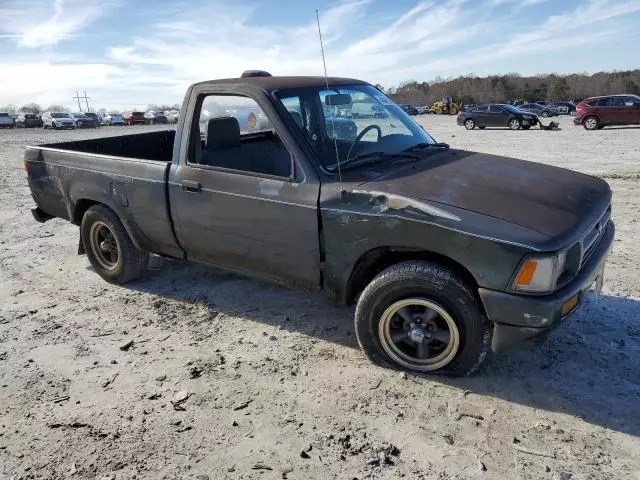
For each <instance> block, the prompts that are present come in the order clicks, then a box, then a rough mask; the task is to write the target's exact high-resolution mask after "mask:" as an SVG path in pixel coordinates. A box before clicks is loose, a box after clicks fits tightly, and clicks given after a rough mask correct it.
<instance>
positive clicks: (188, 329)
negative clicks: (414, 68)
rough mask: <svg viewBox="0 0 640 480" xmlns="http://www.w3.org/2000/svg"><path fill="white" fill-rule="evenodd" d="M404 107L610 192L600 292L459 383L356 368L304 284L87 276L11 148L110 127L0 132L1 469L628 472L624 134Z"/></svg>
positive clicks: (629, 218) (629, 305) (455, 134)
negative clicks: (482, 124)
mask: <svg viewBox="0 0 640 480" xmlns="http://www.w3.org/2000/svg"><path fill="white" fill-rule="evenodd" d="M418 120H419V121H420V122H421V123H423V124H424V125H425V127H426V129H427V130H428V131H429V132H431V133H432V134H433V136H434V137H435V138H436V139H437V140H439V141H443V142H448V143H450V144H451V145H452V146H455V147H461V148H467V149H471V150H477V151H483V152H490V153H496V154H502V155H508V156H515V157H519V158H524V159H527V160H533V161H541V162H546V163H552V164H555V165H560V166H564V167H568V168H572V169H575V170H578V171H582V172H587V173H592V174H597V175H599V176H602V177H604V178H606V179H607V180H608V181H609V182H610V184H611V186H612V188H613V191H614V213H613V218H614V220H615V222H616V225H617V239H616V243H615V246H614V250H613V252H612V254H611V257H610V260H609V263H608V268H607V271H606V278H605V287H604V291H603V295H601V296H600V297H591V298H589V299H588V301H587V303H586V305H585V306H584V307H583V308H582V310H581V311H579V312H578V313H576V314H575V315H574V316H573V317H572V318H571V319H570V320H569V321H567V322H566V324H564V325H563V326H561V327H560V328H559V329H558V330H557V331H556V332H554V335H553V336H552V338H551V339H550V341H549V342H548V343H547V344H545V345H543V346H542V347H539V348H538V349H536V350H533V351H524V352H516V353H510V354H501V355H493V356H491V357H490V358H489V360H488V361H487V362H486V363H485V365H484V368H483V369H482V370H481V371H480V373H478V374H477V375H475V376H473V377H471V378H465V379H456V380H450V379H443V378H430V377H422V376H412V375H409V376H402V375H399V374H398V373H397V372H392V371H389V370H385V369H382V368H379V367H376V366H374V365H371V364H370V363H369V362H368V361H367V360H366V359H365V358H364V356H363V355H362V354H361V353H360V351H359V349H358V347H357V343H356V340H355V335H354V333H353V325H352V315H353V311H352V310H351V309H347V308H342V307H339V306H336V305H334V304H332V303H331V302H330V301H329V300H327V299H325V298H323V297H320V296H315V295H310V294H307V293H301V292H297V291H288V290H285V289H282V288H278V287H273V286H271V285H267V284H264V283H260V282H258V281H255V280H250V279H246V278H243V277H240V276H236V275H233V274H229V273H224V272H221V271H218V270H215V269H208V268H204V267H202V266H198V265H193V264H189V263H186V262H182V261H170V260H165V259H158V258H155V259H153V260H152V263H151V268H150V272H149V275H148V276H147V277H146V278H145V279H143V280H141V281H138V282H135V283H132V284H130V285H127V286H126V287H116V286H112V285H109V284H107V283H105V282H104V281H102V280H101V279H100V277H98V276H97V275H96V274H95V273H94V272H93V271H92V270H91V268H90V267H89V263H88V261H87V259H86V257H85V256H78V255H77V254H76V250H77V245H78V231H77V228H76V227H74V226H72V225H71V224H69V223H66V222H63V221H61V220H53V221H51V222H48V223H46V224H39V223H36V222H35V221H34V220H33V219H32V218H31V214H30V212H29V208H30V207H31V206H32V199H31V197H30V195H29V190H28V187H27V183H26V178H25V172H24V171H23V170H22V156H23V147H24V145H26V144H36V143H43V142H52V141H62V140H65V139H71V138H83V137H93V136H101V135H107V134H118V133H120V132H121V131H122V130H121V129H119V128H116V127H112V128H103V129H100V130H98V131H76V132H51V131H46V132H43V131H42V130H6V131H0V205H1V207H0V480H5V479H22V478H43V479H103V480H104V479H118V480H121V479H134V478H135V479H156V478H163V479H199V480H204V479H207V478H208V479H211V480H213V479H281V478H287V479H316V478H317V479H334V478H335V479H349V480H351V479H364V478H372V479H396V478H406V479H439V480H444V479H469V478H470V479H474V478H485V479H562V480H567V479H571V480H578V479H579V480H586V479H592V480H594V479H603V480H611V479H635V480H638V479H640V438H639V436H640V281H639V280H638V273H640V270H639V269H638V267H637V263H638V256H637V253H636V252H637V250H636V248H637V247H636V245H637V244H636V243H635V242H636V240H637V239H638V238H640V223H638V218H639V217H640V215H639V214H640V196H639V193H640V189H639V188H638V182H639V181H640V128H624V129H622V128H620V129H618V128H617V129H605V130H602V131H596V132H586V131H584V130H583V129H582V128H579V127H574V126H573V125H572V124H571V120H570V119H569V118H564V119H561V125H562V130H560V131H557V132H546V131H539V130H530V131H518V132H511V131H507V130H489V129H486V130H482V131H481V130H474V131H466V130H465V129H464V128H462V127H457V126H456V124H455V118H453V117H448V116H447V117H440V116H422V117H418ZM140 128H144V127H140ZM134 129H137V127H132V128H130V129H128V130H127V131H133V130H134ZM533 187H534V188H535V186H533Z"/></svg>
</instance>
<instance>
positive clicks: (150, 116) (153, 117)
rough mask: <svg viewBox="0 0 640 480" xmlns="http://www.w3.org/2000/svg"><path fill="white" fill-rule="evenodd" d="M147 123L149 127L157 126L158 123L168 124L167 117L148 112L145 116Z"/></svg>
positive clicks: (158, 113) (160, 113) (159, 113)
mask: <svg viewBox="0 0 640 480" xmlns="http://www.w3.org/2000/svg"><path fill="white" fill-rule="evenodd" d="M144 119H145V123H146V124H148V125H155V124H156V123H162V124H166V123H168V121H167V116H166V115H165V114H164V113H162V112H152V111H148V112H147V113H145V114H144Z"/></svg>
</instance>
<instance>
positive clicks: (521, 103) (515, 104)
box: [513, 99, 527, 107]
mask: <svg viewBox="0 0 640 480" xmlns="http://www.w3.org/2000/svg"><path fill="white" fill-rule="evenodd" d="M525 103H527V101H526V100H522V99H520V100H514V102H513V106H514V107H518V106H520V105H524V104H525Z"/></svg>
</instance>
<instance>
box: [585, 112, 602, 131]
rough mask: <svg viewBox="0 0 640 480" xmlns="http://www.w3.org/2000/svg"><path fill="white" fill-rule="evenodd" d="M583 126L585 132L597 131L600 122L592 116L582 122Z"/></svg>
mask: <svg viewBox="0 0 640 480" xmlns="http://www.w3.org/2000/svg"><path fill="white" fill-rule="evenodd" d="M582 126H583V127H584V129H585V130H597V129H598V127H599V126H600V121H599V120H598V118H597V117H595V116H593V115H590V116H588V117H586V118H585V119H584V120H582Z"/></svg>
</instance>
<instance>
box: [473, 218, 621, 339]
mask: <svg viewBox="0 0 640 480" xmlns="http://www.w3.org/2000/svg"><path fill="white" fill-rule="evenodd" d="M614 237H615V226H614V225H613V222H611V221H610V222H609V223H608V225H607V229H606V231H605V232H604V234H603V235H602V238H601V239H600V242H599V243H598V246H597V247H596V249H595V251H594V252H593V253H592V254H591V256H590V257H589V259H588V260H587V263H586V264H585V265H584V266H583V267H582V269H581V270H580V272H579V273H578V274H577V275H576V277H575V278H574V279H573V280H572V281H571V282H570V283H569V284H567V285H566V286H564V287H563V288H562V289H561V290H559V291H557V292H555V293H553V294H551V295H544V296H532V295H515V294H511V293H505V292H497V291H494V290H487V289H484V288H480V289H478V292H479V294H480V298H481V299H482V303H483V304H484V307H485V311H486V312H487V316H488V317H489V319H490V320H491V321H492V322H494V324H495V328H494V335H493V344H492V348H493V350H494V351H504V350H514V349H521V348H530V347H533V346H536V345H538V344H540V343H542V342H544V340H545V339H546V338H547V337H548V335H549V334H550V333H551V331H552V330H553V329H554V328H556V327H557V326H558V325H560V323H561V322H562V321H563V320H565V319H566V318H567V317H569V316H570V315H571V314H572V313H573V312H575V311H576V310H577V309H578V308H579V307H580V306H581V305H582V303H583V299H584V294H585V292H586V291H587V290H589V289H590V288H591V286H592V285H593V284H594V282H596V281H601V280H602V274H603V272H604V266H605V263H606V261H607V256H608V255H609V252H610V251H611V247H612V246H613V239H614ZM574 297H577V305H576V306H575V307H574V308H573V309H572V310H571V311H570V312H569V313H567V314H566V315H564V316H563V315H562V307H563V305H565V304H566V303H567V302H569V301H570V300H573V299H574Z"/></svg>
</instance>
